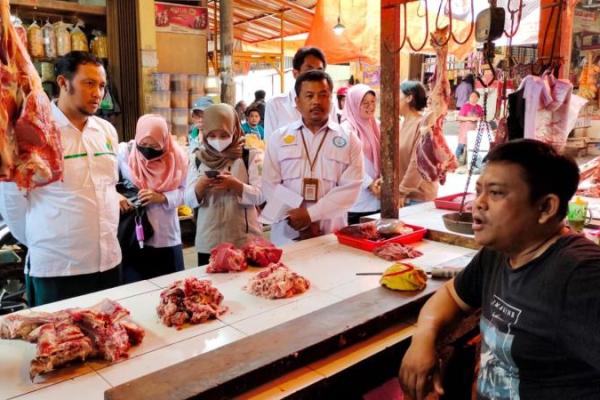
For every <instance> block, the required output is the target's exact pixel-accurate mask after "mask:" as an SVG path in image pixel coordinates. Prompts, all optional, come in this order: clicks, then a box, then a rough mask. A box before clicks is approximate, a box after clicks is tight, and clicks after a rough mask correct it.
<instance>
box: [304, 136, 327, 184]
mask: <svg viewBox="0 0 600 400" xmlns="http://www.w3.org/2000/svg"><path fill="white" fill-rule="evenodd" d="M328 133H329V127H327V129H326V130H325V134H324V135H323V139H321V143H320V144H319V148H318V149H317V154H315V158H313V159H312V160H311V159H310V153H309V152H308V146H307V145H306V139H304V132H303V131H302V127H300V135H302V144H304V151H306V158H308V164H309V165H310V174H311V176H312V172H313V170H314V169H315V164H316V162H317V158H318V157H319V152H320V151H321V148H322V147H323V143H325V138H326V137H327V134H328Z"/></svg>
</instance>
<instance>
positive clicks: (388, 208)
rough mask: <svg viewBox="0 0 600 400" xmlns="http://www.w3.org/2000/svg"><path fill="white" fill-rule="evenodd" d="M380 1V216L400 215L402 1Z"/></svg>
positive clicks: (396, 216) (391, 216)
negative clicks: (400, 3) (381, 180)
mask: <svg viewBox="0 0 600 400" xmlns="http://www.w3.org/2000/svg"><path fill="white" fill-rule="evenodd" d="M397 3H399V2H398V0H382V2H381V174H382V177H383V182H382V187H381V217H382V218H398V209H399V206H400V204H399V202H400V192H399V187H400V175H399V171H398V169H399V164H400V158H399V154H398V149H399V147H400V145H399V141H400V123H399V119H398V118H399V115H400V51H399V47H400V5H398V4H397Z"/></svg>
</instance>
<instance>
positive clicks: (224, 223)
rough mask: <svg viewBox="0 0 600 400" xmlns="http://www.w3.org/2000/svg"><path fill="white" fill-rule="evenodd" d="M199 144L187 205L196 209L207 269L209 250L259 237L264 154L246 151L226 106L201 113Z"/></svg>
mask: <svg viewBox="0 0 600 400" xmlns="http://www.w3.org/2000/svg"><path fill="white" fill-rule="evenodd" d="M202 133H203V135H202V136H203V139H202V140H203V141H202V146H201V148H200V151H198V152H197V153H196V160H193V161H192V162H191V163H190V169H189V174H188V178H187V184H186V190H185V202H186V204H187V205H189V206H190V207H192V208H198V220H197V223H196V250H197V252H198V265H206V264H208V261H209V257H210V250H211V249H212V248H213V247H215V246H217V245H218V244H221V243H224V242H229V243H233V244H234V245H236V246H242V245H243V244H244V243H245V242H246V241H247V240H248V238H249V237H251V236H259V235H261V234H262V228H261V225H260V224H259V222H258V213H257V210H256V206H258V205H260V204H262V203H263V196H262V191H261V187H260V181H261V171H262V163H263V153H262V151H261V150H258V149H249V150H248V149H245V148H244V140H243V136H244V134H243V133H242V128H241V125H240V121H239V118H238V116H237V114H236V112H235V110H234V108H233V107H231V106H230V105H228V104H216V105H213V106H210V107H208V108H207V109H206V110H205V111H204V125H203V127H202Z"/></svg>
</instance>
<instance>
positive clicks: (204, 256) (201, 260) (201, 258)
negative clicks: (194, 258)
mask: <svg viewBox="0 0 600 400" xmlns="http://www.w3.org/2000/svg"><path fill="white" fill-rule="evenodd" d="M209 260H210V253H198V266H199V267H201V266H203V265H208V261H209Z"/></svg>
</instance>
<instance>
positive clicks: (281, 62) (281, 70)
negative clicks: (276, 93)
mask: <svg viewBox="0 0 600 400" xmlns="http://www.w3.org/2000/svg"><path fill="white" fill-rule="evenodd" d="M280 17H281V27H280V29H279V34H280V36H281V54H280V59H279V79H280V87H281V93H283V92H285V48H284V42H283V22H284V18H283V12H282V13H281V15H280Z"/></svg>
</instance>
